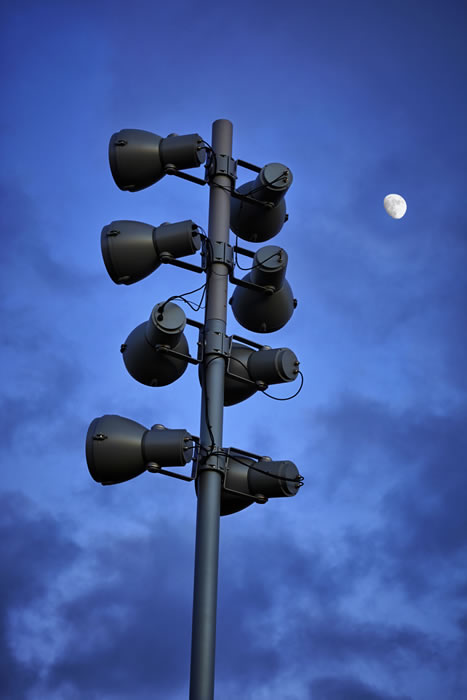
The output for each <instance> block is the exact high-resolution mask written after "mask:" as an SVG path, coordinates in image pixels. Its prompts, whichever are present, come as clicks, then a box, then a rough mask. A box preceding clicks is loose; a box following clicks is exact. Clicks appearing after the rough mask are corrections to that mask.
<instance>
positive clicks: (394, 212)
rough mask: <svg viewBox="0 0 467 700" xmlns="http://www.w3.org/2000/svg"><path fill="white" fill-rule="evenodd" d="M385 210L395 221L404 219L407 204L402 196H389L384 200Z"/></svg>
mask: <svg viewBox="0 0 467 700" xmlns="http://www.w3.org/2000/svg"><path fill="white" fill-rule="evenodd" d="M384 208H385V209H386V211H387V213H388V214H389V216H392V218H393V219H402V217H403V216H404V214H405V212H406V211H407V202H406V201H405V199H404V197H401V196H400V194H387V195H386V197H385V198H384Z"/></svg>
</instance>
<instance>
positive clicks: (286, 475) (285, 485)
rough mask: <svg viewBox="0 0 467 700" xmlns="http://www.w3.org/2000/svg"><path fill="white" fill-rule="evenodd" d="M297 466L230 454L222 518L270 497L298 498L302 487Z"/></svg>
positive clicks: (226, 472)
mask: <svg viewBox="0 0 467 700" xmlns="http://www.w3.org/2000/svg"><path fill="white" fill-rule="evenodd" d="M302 482H303V477H301V476H300V474H299V471H298V469H297V467H296V465H295V464H294V463H293V462H290V461H288V460H282V461H272V460H271V459H269V458H268V457H262V458H261V459H260V460H259V461H256V460H254V459H251V457H246V456H244V455H243V454H235V453H232V454H229V456H228V457H227V459H226V469H225V476H224V482H223V487H222V492H221V511H220V513H221V515H230V514H232V513H237V512H238V511H240V510H243V509H244V508H248V506H251V505H252V504H253V503H266V502H267V500H268V499H269V498H282V497H290V496H295V495H296V494H297V492H298V489H299V488H300V486H301V485H302Z"/></svg>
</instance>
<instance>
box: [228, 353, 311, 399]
mask: <svg viewBox="0 0 467 700" xmlns="http://www.w3.org/2000/svg"><path fill="white" fill-rule="evenodd" d="M230 359H231V360H235V362H238V364H239V365H241V366H242V367H243V368H244V369H245V370H246V371H247V372H248V374H249V370H248V366H247V365H246V364H245V363H244V362H242V361H241V360H239V359H238V357H233V355H230ZM298 374H299V375H300V377H301V381H300V386H299V388H298V389H297V391H296V392H295V394H292V396H285V397H284V398H281V397H280V396H272V394H268V393H267V391H266V389H261V387H259V386H258V385H257V384H256V382H253V383H254V384H256V387H257V389H258V391H260V392H261V393H262V394H264V395H265V396H267V397H268V398H269V399H274V401H290V399H294V398H295V397H296V396H298V394H299V393H300V392H301V390H302V389H303V382H304V377H303V373H302V372H301V371H300V370H298ZM233 376H234V377H235V375H233ZM242 379H243V377H242ZM251 381H253V380H251Z"/></svg>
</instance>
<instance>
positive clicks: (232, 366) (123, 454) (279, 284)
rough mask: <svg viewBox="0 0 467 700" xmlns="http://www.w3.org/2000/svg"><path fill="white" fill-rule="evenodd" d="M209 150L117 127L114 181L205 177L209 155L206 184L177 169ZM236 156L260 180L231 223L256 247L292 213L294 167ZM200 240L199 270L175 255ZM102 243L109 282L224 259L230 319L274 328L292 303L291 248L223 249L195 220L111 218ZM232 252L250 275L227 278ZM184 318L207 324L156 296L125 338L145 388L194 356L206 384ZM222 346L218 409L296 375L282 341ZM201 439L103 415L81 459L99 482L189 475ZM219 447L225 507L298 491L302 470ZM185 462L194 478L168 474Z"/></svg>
mask: <svg viewBox="0 0 467 700" xmlns="http://www.w3.org/2000/svg"><path fill="white" fill-rule="evenodd" d="M209 150H210V149H209V147H207V144H206V143H205V142H204V141H203V139H202V138H201V137H200V136H199V135H198V134H188V135H184V136H178V135H177V134H170V135H169V136H167V137H166V138H162V137H160V136H157V135H156V134H152V133H150V132H148V131H142V130H137V129H123V130H122V131H119V132H118V133H116V134H114V135H113V136H112V137H111V139H110V144H109V161H110V168H111V171H112V175H113V178H114V180H115V183H116V184H117V186H118V187H119V188H120V189H121V190H128V191H130V192H137V191H139V190H142V189H145V188H147V187H149V186H151V185H153V184H154V183H156V182H158V181H159V180H161V179H162V178H163V177H164V175H177V176H178V177H183V178H184V179H188V180H191V181H193V182H197V183H199V184H206V182H208V180H209V168H210V158H208V165H207V166H206V179H205V180H200V179H198V178H196V177H194V176H192V175H188V174H186V173H184V172H183V171H184V170H186V169H190V168H195V167H198V166H200V165H201V164H202V163H204V162H205V160H206V154H207V152H209ZM238 163H239V164H241V165H244V166H245V167H248V168H250V169H252V170H254V171H256V172H257V177H256V179H255V180H253V181H251V182H248V183H246V184H244V185H242V186H241V187H239V188H238V190H233V191H232V197H231V219H230V228H231V230H232V231H233V232H234V233H235V234H236V235H237V236H238V237H240V238H242V239H243V240H246V241H250V242H255V243H258V242H259V243H261V242H264V241H267V240H269V239H270V238H272V237H273V236H275V235H276V234H277V233H279V231H280V230H281V228H282V226H283V224H284V222H285V221H286V220H287V214H286V208H285V200H284V195H285V194H286V192H287V190H288V188H289V187H290V185H291V183H292V173H291V172H290V170H289V169H288V168H287V167H285V166H284V165H281V164H280V163H271V164H269V165H266V166H265V167H263V168H261V169H260V168H258V167H256V166H252V165H251V164H249V163H245V162H244V161H238ZM200 248H201V249H202V252H201V257H202V261H203V263H202V266H197V265H193V264H191V263H187V262H186V261H182V260H180V258H184V257H186V256H189V255H193V254H194V253H196V252H197V251H199V250H200ZM101 249H102V256H103V259H104V263H105V266H106V269H107V272H108V274H109V276H110V278H111V279H112V280H113V282H115V283H116V284H126V285H129V284H134V283H135V282H138V281H140V280H142V279H144V278H145V277H147V276H148V275H150V274H151V273H152V272H154V271H155V270H157V268H158V267H159V266H160V265H161V264H167V263H169V264H173V265H178V266H180V267H184V268H186V269H188V270H192V271H196V272H205V271H206V268H207V261H208V260H209V259H210V260H211V261H213V260H216V259H222V261H223V262H226V263H227V264H228V266H229V277H230V280H231V282H233V283H234V284H235V285H236V289H235V291H234V293H233V295H232V297H231V299H230V304H231V306H232V310H233V313H234V316H235V318H236V319H237V321H238V322H239V323H240V324H241V325H242V326H243V327H244V328H247V329H248V330H250V331H253V332H257V333H269V332H272V331H276V330H279V329H280V328H282V327H283V326H284V325H285V324H286V323H287V322H288V320H289V319H290V317H291V316H292V313H293V311H294V308H295V306H296V300H295V299H294V298H293V294H292V290H291V288H290V285H289V283H288V282H287V280H286V278H285V274H286V268H287V253H286V252H285V250H284V249H283V248H280V247H279V246H273V245H267V246H264V247H262V248H260V249H259V250H257V251H256V253H254V254H253V253H252V252H250V251H248V250H245V249H243V248H240V247H238V246H234V247H233V248H232V247H231V246H228V249H229V250H228V251H227V253H226V252H225V249H224V248H223V249H222V250H219V251H218V250H216V248H215V246H214V247H213V246H212V244H211V243H210V242H209V241H208V240H207V239H206V237H205V236H204V235H203V234H202V232H201V230H200V227H199V226H197V225H196V224H195V223H194V222H193V221H191V220H187V221H180V222H177V223H163V224H161V225H159V226H152V225H151V224H147V223H142V222H139V221H127V220H121V221H113V222H112V223H110V224H109V225H108V226H104V228H103V229H102V234H101ZM238 254H243V255H246V256H249V257H250V258H252V259H253V262H252V265H251V268H249V272H248V274H247V275H246V276H245V277H244V278H243V279H241V280H240V279H236V278H235V277H234V275H233V270H234V267H235V265H234V256H237V255H238ZM216 256H221V257H220V258H216ZM187 323H188V324H189V325H192V326H195V327H197V328H198V329H199V332H200V333H202V330H203V326H202V325H201V324H200V323H198V322H195V321H193V320H190V319H187V318H186V315H185V313H184V311H183V309H182V308H181V307H180V306H178V305H177V304H175V303H173V302H172V301H170V300H167V301H162V302H159V303H157V304H156V305H155V306H154V308H153V309H152V311H151V313H150V316H149V319H148V320H147V321H144V322H143V323H141V324H140V325H138V326H137V327H136V328H135V329H134V330H133V331H131V333H130V334H129V335H128V337H127V339H126V340H125V342H124V343H123V344H122V346H121V352H122V356H123V361H124V363H125V366H126V369H127V370H128V372H129V373H130V375H131V376H132V377H133V378H134V379H136V380H137V381H138V382H141V383H142V384H145V385H147V386H166V385H168V384H171V383H172V382H175V381H176V380H177V379H178V378H179V377H181V375H182V374H183V373H184V372H185V370H186V368H187V365H188V363H192V364H198V365H199V370H200V381H201V376H202V361H203V357H202V343H198V346H199V347H200V348H201V350H199V351H198V356H197V358H193V357H192V356H191V355H190V353H189V347H188V342H187V339H186V337H185V334H184V329H185V326H186V324H187ZM235 341H241V342H235ZM222 353H223V354H224V356H225V358H226V369H225V382H224V405H225V406H231V405H234V404H237V403H239V402H241V401H244V400H246V399H248V398H249V397H250V396H252V395H253V394H254V393H255V392H257V391H264V390H265V389H267V388H268V387H269V385H271V384H279V383H284V382H291V381H293V380H294V379H296V377H297V375H298V374H299V362H298V360H297V357H296V355H295V354H294V353H293V352H292V351H291V350H289V349H288V348H277V349H272V348H270V347H269V346H266V345H260V344H258V343H255V342H253V341H250V340H247V339H245V338H240V337H239V336H235V335H233V336H231V337H230V338H228V348H222ZM196 443H197V439H196V438H194V437H193V436H192V435H190V434H189V433H188V432H187V431H186V430H171V429H167V428H165V427H164V426H162V425H160V424H157V425H154V426H153V427H152V428H151V429H150V430H148V429H146V428H145V427H144V426H142V425H140V424H139V423H136V422H135V421H132V420H129V419H127V418H122V417H120V416H116V415H104V416H102V417H100V418H96V419H94V420H93V421H92V423H91V425H90V426H89V429H88V434H87V439H86V459H87V464H88V467H89V471H90V474H91V476H92V477H93V478H94V479H95V480H96V481H98V482H100V483H102V484H104V485H107V484H116V483H121V482H124V481H127V480H129V479H132V478H134V477H136V476H138V475H139V474H141V473H143V472H145V471H152V472H156V473H163V474H167V475H170V476H176V477H177V478H182V479H185V480H193V479H195V478H196V466H197V462H198V460H199V459H200V454H199V449H197V448H196ZM225 452H226V462H225V474H224V482H223V490H222V500H221V514H222V515H226V514H228V513H233V512H236V511H238V510H241V509H243V508H245V507H247V506H248V505H250V504H251V503H254V502H258V503H263V502H265V501H266V500H267V499H268V498H270V497H280V496H292V495H295V494H296V493H297V491H298V488H299V487H300V485H301V480H302V478H301V477H300V475H299V473H298V470H297V467H296V466H295V464H293V463H292V462H289V461H276V462H274V461H271V460H270V459H269V458H265V457H259V456H258V455H254V454H253V453H248V452H244V451H242V450H238V449H234V448H230V449H229V450H226V451H225ZM191 460H193V463H194V467H193V471H192V476H191V477H184V476H181V475H180V474H176V473H174V472H169V471H166V470H165V467H177V466H184V465H185V464H187V463H188V462H189V461H191Z"/></svg>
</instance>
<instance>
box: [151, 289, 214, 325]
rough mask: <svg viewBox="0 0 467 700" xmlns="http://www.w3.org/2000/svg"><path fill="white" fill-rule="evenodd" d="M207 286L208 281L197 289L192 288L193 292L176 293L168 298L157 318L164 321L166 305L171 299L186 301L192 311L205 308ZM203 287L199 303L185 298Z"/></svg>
mask: <svg viewBox="0 0 467 700" xmlns="http://www.w3.org/2000/svg"><path fill="white" fill-rule="evenodd" d="M206 286H207V282H205V283H204V284H202V285H201V287H197V288H196V289H192V290H191V292H184V293H183V294H174V295H173V296H171V297H169V298H168V299H166V300H165V301H164V302H163V303H162V304H161V305H160V307H159V314H158V317H157V320H158V321H162V319H163V313H164V308H165V306H166V305H167V304H168V303H169V302H170V301H173V300H174V299H180V300H181V301H183V302H185V304H188V306H189V307H190V309H191V310H192V311H199V310H200V309H203V308H204V306H202V304H203V299H204V296H205V294H206ZM201 289H202V290H203V293H202V294H201V298H200V300H199V302H198V304H195V303H193V302H192V301H190V300H189V299H185V297H186V296H188V295H190V294H195V292H199V291H200V290H201Z"/></svg>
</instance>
